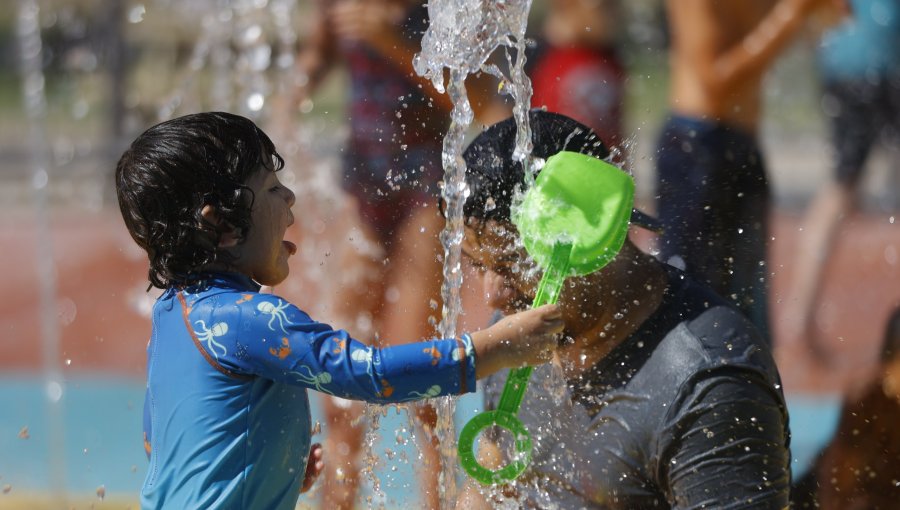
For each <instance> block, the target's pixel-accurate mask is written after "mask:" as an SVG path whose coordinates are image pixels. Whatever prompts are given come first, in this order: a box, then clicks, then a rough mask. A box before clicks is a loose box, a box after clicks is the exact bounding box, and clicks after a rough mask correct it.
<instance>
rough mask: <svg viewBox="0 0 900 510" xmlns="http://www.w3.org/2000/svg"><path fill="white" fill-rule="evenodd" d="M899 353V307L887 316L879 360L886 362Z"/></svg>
mask: <svg viewBox="0 0 900 510" xmlns="http://www.w3.org/2000/svg"><path fill="white" fill-rule="evenodd" d="M897 355H900V308H896V309H894V311H893V312H891V315H890V317H888V320H887V325H886V326H885V328H884V340H883V341H882V344H881V362H882V363H888V362H890V361H891V360H892V359H893V358H894V357H896V356H897Z"/></svg>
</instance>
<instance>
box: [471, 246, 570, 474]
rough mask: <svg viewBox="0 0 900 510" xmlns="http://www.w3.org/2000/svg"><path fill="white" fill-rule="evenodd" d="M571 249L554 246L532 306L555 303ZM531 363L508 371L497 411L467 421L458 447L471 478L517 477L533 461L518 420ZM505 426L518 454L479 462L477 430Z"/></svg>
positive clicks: (566, 270)
mask: <svg viewBox="0 0 900 510" xmlns="http://www.w3.org/2000/svg"><path fill="white" fill-rule="evenodd" d="M571 252H572V245H571V244H570V243H564V242H557V243H556V244H555V245H554V247H553V255H552V257H551V260H550V264H549V265H548V267H547V269H546V270H545V271H544V275H543V276H542V277H541V281H540V283H539V284H538V288H537V293H536V294H535V296H534V302H533V303H532V304H531V307H532V308H537V307H539V306H543V305H546V304H552V303H556V300H557V299H558V298H559V292H560V291H561V290H562V286H563V282H564V281H565V279H566V276H567V274H568V272H569V255H570V254H571ZM531 371H532V367H524V368H516V369H512V370H510V371H509V376H508V377H507V379H506V384H505V385H504V386H503V393H502V394H501V395H500V402H499V403H498V404H497V409H496V410H494V411H485V412H483V413H481V414H479V415H477V416H475V417H474V418H472V419H471V420H469V422H468V423H466V425H465V427H463V429H462V431H461V432H460V433H459V444H458V446H457V451H458V454H459V462H460V464H461V465H462V467H463V469H465V470H466V472H467V473H468V474H469V476H471V477H472V478H474V479H476V480H478V481H479V482H481V483H483V484H485V485H490V484H494V483H503V482H508V481H512V480H515V479H516V478H517V477H518V476H519V475H521V474H522V472H523V471H525V468H527V467H528V463H529V462H530V461H531V445H532V443H531V435H530V434H529V433H528V430H527V429H526V428H525V426H524V425H523V424H522V421H521V420H519V418H518V416H517V414H518V413H519V406H521V405H522V399H523V398H524V397H525V391H526V390H527V389H528V379H529V377H531ZM494 425H496V426H499V427H503V428H505V429H506V430H508V431H510V432H511V433H512V435H513V439H514V446H515V449H516V455H515V456H514V457H513V459H512V460H511V462H510V463H509V464H507V465H506V466H505V467H502V468H500V469H498V470H496V471H495V470H491V469H488V468H486V467H484V466H482V465H481V464H479V463H478V459H477V458H476V457H475V451H474V446H475V439H476V438H477V437H478V434H479V433H480V432H481V431H482V430H484V429H486V428H488V427H491V426H494Z"/></svg>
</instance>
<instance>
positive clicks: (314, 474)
mask: <svg viewBox="0 0 900 510" xmlns="http://www.w3.org/2000/svg"><path fill="white" fill-rule="evenodd" d="M324 467H325V463H324V462H323V461H322V445H321V444H319V443H315V444H313V445H312V446H311V447H310V448H309V459H307V461H306V472H305V473H303V484H302V485H301V486H300V494H303V493H304V492H306V491H308V490H309V489H311V488H312V486H313V484H315V483H316V479H318V478H319V474H320V473H321V472H322V468H324Z"/></svg>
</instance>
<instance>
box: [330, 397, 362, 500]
mask: <svg viewBox="0 0 900 510" xmlns="http://www.w3.org/2000/svg"><path fill="white" fill-rule="evenodd" d="M322 406H323V411H324V414H325V423H326V424H327V427H328V429H327V430H328V433H327V435H326V436H325V446H324V455H323V459H324V461H325V470H324V474H325V475H324V477H323V490H322V508H323V509H340V510H352V509H353V508H354V507H355V506H356V497H357V494H358V492H359V471H360V466H359V465H358V464H359V463H358V461H359V457H360V454H361V453H362V445H363V440H364V438H365V429H366V424H365V420H360V422H359V423H356V420H359V418H360V417H361V416H362V414H363V412H364V407H365V404H363V403H361V402H354V401H350V400H343V399H338V398H336V397H326V398H324V399H322Z"/></svg>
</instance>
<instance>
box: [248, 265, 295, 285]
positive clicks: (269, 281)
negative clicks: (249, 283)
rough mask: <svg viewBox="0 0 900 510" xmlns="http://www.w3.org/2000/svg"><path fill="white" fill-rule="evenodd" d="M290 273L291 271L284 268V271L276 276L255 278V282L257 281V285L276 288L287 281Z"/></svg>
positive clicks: (269, 275) (268, 275)
mask: <svg viewBox="0 0 900 510" xmlns="http://www.w3.org/2000/svg"><path fill="white" fill-rule="evenodd" d="M289 272H290V269H288V268H284V270H283V271H279V272H278V273H276V274H267V275H263V276H260V277H257V278H254V280H255V281H256V283H258V284H260V285H265V286H266V287H274V286H276V285H278V284H279V283H282V282H284V281H285V280H287V277H288V273H289Z"/></svg>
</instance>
